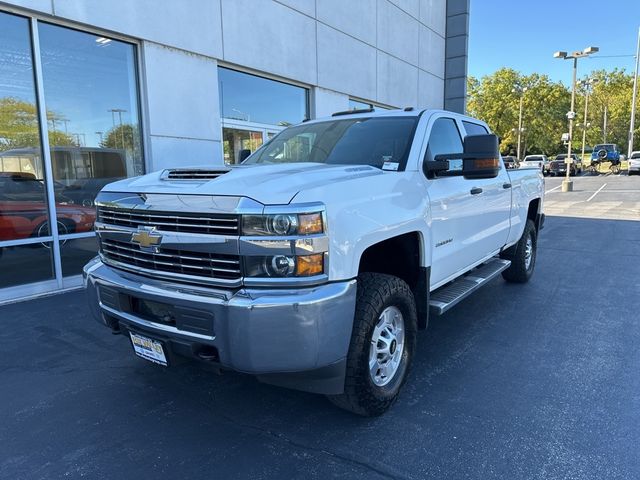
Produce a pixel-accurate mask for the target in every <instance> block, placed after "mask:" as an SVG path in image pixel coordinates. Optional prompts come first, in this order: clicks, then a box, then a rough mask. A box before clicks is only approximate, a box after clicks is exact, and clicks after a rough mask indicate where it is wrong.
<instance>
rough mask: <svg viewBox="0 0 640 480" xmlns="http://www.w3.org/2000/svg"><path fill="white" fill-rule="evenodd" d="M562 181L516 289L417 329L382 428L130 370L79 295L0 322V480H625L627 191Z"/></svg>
mask: <svg viewBox="0 0 640 480" xmlns="http://www.w3.org/2000/svg"><path fill="white" fill-rule="evenodd" d="M574 180H575V191H574V192H572V193H565V194H562V193H561V192H559V190H560V189H559V188H557V189H555V188H556V186H557V185H559V184H560V179H553V178H552V179H547V182H546V190H547V191H548V192H549V193H548V195H547V214H548V215H549V216H548V218H547V223H546V227H545V229H544V230H543V232H542V235H541V237H540V242H539V252H538V264H537V271H536V273H535V275H534V277H533V279H532V280H531V282H530V283H529V284H527V285H513V284H507V283H505V282H504V281H502V279H498V280H495V281H494V282H493V283H492V284H491V285H490V286H488V287H487V288H485V289H483V290H482V291H481V292H479V293H477V294H475V295H473V296H471V297H469V298H468V299H466V300H465V301H464V302H463V303H461V304H460V305H458V306H457V307H456V308H455V309H452V310H451V311H450V312H448V313H447V314H446V315H444V316H442V317H439V318H433V319H432V321H431V325H430V328H429V330H428V331H427V332H423V333H422V334H421V335H420V337H419V343H418V352H417V356H416V359H415V363H414V368H413V371H412V372H411V375H410V378H409V381H408V383H407V385H406V386H405V388H404V391H403V394H402V396H401V398H400V400H399V402H398V403H397V404H396V405H395V406H394V408H393V409H392V410H391V411H389V412H388V413H387V414H386V415H385V416H383V417H381V418H376V419H363V418H358V417H354V416H352V415H350V414H348V413H345V412H342V411H340V410H337V409H335V408H334V407H332V406H331V405H330V404H329V403H328V402H327V401H325V399H324V398H322V397H320V396H314V395H310V394H305V393H300V392H295V391H289V390H284V389H279V388H276V387H271V386H267V385H262V384H260V383H258V382H256V381H255V380H254V379H253V378H251V377H246V376H242V375H236V374H225V375H222V376H216V375H214V374H212V373H211V372H207V371H204V370H202V369H201V368H199V367H198V366H194V365H186V366H180V367H176V368H175V369H164V368H162V367H157V366H155V365H152V364H149V363H147V362H145V361H144V360H140V359H137V358H135V357H134V355H133V353H132V352H131V347H130V345H129V343H128V342H127V340H126V339H125V338H122V337H119V336H112V335H111V334H110V333H109V332H108V331H107V330H106V329H105V328H104V327H102V326H100V325H98V324H97V323H96V322H95V321H94V320H92V319H90V318H89V314H88V309H87V307H86V306H85V299H84V295H83V293H82V292H73V293H68V294H64V295H59V296H54V297H49V298H42V299H38V300H32V301H29V302H24V303H16V304H12V305H6V306H4V307H0V321H1V323H2V327H3V328H2V330H1V331H0V385H1V386H2V390H1V391H2V394H1V395H0V478H7V479H39V478H80V477H83V478H118V479H129V478H131V479H137V478H152V477H158V478H257V479H260V478H304V479H311V478H349V479H351V478H356V479H357V478H367V479H376V478H402V479H405V478H416V479H422V478H433V479H446V478H451V479H488V478H513V479H520V478H526V479H630V478H640V449H638V445H640V375H639V373H638V372H639V371H640V349H638V345H639V344H640V319H639V317H638V307H637V301H638V298H640V221H637V220H640V214H639V213H638V208H639V207H640V193H639V192H640V177H626V176H614V177H604V176H600V177H577V178H576V179H574ZM602 184H606V186H605V187H604V188H603V189H601V190H599V192H598V193H597V194H596V195H595V196H593V197H592V195H593V194H594V192H596V191H597V190H598V189H600V186H601V185H602ZM554 189H555V190H554ZM613 203H621V205H618V206H617V207H615V208H614V207H613ZM583 204H584V205H583ZM583 212H584V215H583V214H582V213H583ZM589 212H590V214H589V215H587V213H589ZM617 215H619V216H617ZM611 218H615V219H611Z"/></svg>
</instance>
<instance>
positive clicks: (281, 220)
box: [242, 213, 324, 236]
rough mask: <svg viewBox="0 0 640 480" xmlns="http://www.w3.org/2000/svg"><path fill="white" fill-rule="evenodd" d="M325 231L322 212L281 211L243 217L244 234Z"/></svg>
mask: <svg viewBox="0 0 640 480" xmlns="http://www.w3.org/2000/svg"><path fill="white" fill-rule="evenodd" d="M323 231H324V228H323V224H322V214H321V213H300V214H298V213H281V214H275V215H244V216H243V217H242V234H243V235H248V236H256V235H258V236H260V235H262V236H264V235H276V236H290V235H311V234H314V233H322V232H323Z"/></svg>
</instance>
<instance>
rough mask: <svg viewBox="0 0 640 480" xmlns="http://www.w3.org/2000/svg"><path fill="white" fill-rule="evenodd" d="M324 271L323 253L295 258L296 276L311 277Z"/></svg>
mask: <svg viewBox="0 0 640 480" xmlns="http://www.w3.org/2000/svg"><path fill="white" fill-rule="evenodd" d="M322 273H324V254H323V253H316V254H314V255H303V256H299V257H297V258H296V276H298V277H311V276H313V275H321V274H322Z"/></svg>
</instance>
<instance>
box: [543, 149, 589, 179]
mask: <svg viewBox="0 0 640 480" xmlns="http://www.w3.org/2000/svg"><path fill="white" fill-rule="evenodd" d="M568 163H569V175H571V176H574V175H576V174H578V173H582V159H581V158H579V157H578V155H576V154H575V153H572V154H571V159H570V160H569V162H568ZM549 173H550V174H551V175H566V173H567V154H566V153H560V154H558V155H556V158H554V159H553V160H552V161H551V162H550V163H549Z"/></svg>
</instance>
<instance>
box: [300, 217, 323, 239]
mask: <svg viewBox="0 0 640 480" xmlns="http://www.w3.org/2000/svg"><path fill="white" fill-rule="evenodd" d="M312 233H322V214H321V213H306V214H301V215H298V234H299V235H310V234H312Z"/></svg>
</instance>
